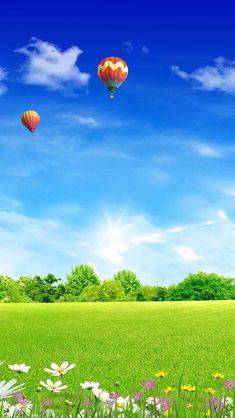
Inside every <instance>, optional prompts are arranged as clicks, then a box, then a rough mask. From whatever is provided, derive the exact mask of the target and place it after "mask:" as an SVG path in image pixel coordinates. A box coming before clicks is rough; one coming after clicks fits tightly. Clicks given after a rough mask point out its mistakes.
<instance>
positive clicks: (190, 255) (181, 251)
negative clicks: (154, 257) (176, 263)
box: [174, 245, 203, 261]
mask: <svg viewBox="0 0 235 418" xmlns="http://www.w3.org/2000/svg"><path fill="white" fill-rule="evenodd" d="M174 250H175V252H176V253H177V254H178V255H179V256H180V257H181V258H182V260H183V261H196V260H201V259H202V258H203V257H201V256H199V255H197V254H196V253H195V251H194V250H193V249H192V248H190V247H185V246H178V245H176V246H174Z"/></svg>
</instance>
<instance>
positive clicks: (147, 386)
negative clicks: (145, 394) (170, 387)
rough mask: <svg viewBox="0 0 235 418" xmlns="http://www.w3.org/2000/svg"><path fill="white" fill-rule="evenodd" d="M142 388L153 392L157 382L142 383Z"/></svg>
mask: <svg viewBox="0 0 235 418" xmlns="http://www.w3.org/2000/svg"><path fill="white" fill-rule="evenodd" d="M142 386H143V388H144V389H146V390H151V389H153V388H155V386H156V382H154V380H151V379H147V380H145V381H144V383H142Z"/></svg>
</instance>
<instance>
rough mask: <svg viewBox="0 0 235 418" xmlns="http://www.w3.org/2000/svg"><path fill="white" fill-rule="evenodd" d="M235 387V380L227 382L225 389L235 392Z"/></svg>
mask: <svg viewBox="0 0 235 418" xmlns="http://www.w3.org/2000/svg"><path fill="white" fill-rule="evenodd" d="M234 386H235V379H230V380H225V382H224V387H225V388H226V389H228V390H233V388H234Z"/></svg>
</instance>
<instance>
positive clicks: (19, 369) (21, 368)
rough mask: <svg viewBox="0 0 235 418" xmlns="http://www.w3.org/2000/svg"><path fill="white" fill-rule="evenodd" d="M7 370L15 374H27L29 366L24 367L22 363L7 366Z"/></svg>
mask: <svg viewBox="0 0 235 418" xmlns="http://www.w3.org/2000/svg"><path fill="white" fill-rule="evenodd" d="M8 367H9V369H11V370H14V372H17V373H28V371H29V369H30V367H31V366H26V365H25V364H24V363H22V364H12V365H10V366H8Z"/></svg>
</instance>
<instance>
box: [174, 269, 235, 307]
mask: <svg viewBox="0 0 235 418" xmlns="http://www.w3.org/2000/svg"><path fill="white" fill-rule="evenodd" d="M234 288H235V283H234V279H232V278H227V277H223V276H219V275H217V274H216V273H211V274H207V273H203V272H198V273H194V274H192V273H190V274H189V275H188V276H187V277H186V278H185V279H184V280H183V281H182V282H181V283H179V284H178V285H176V286H170V287H169V288H168V291H167V299H168V300H222V299H232V298H233V295H234Z"/></svg>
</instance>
